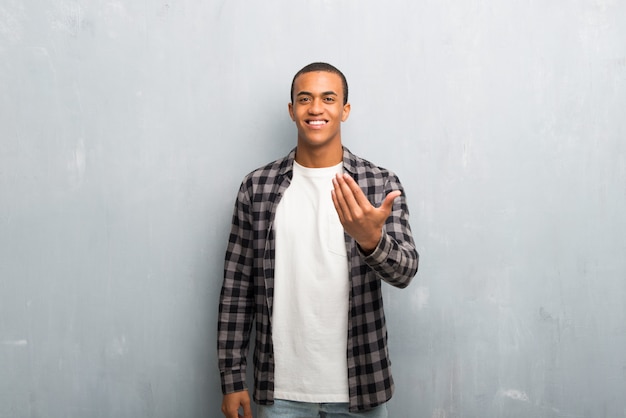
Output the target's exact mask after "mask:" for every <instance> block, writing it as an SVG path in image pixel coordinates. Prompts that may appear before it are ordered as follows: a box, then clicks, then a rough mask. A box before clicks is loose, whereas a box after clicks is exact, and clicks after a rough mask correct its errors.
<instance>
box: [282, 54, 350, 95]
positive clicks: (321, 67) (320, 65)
mask: <svg viewBox="0 0 626 418" xmlns="http://www.w3.org/2000/svg"><path fill="white" fill-rule="evenodd" d="M316 71H325V72H327V73H333V74H337V75H338V76H339V77H341V84H342V86H343V104H344V105H345V104H346V103H348V81H347V80H346V76H345V75H343V73H342V72H341V71H339V70H338V69H337V67H335V66H332V65H330V64H327V63H325V62H313V63H311V64H309V65H306V66H304V67H303V68H302V69H301V70H300V71H298V72H297V73H296V75H294V76H293V80H291V102H292V103H293V85H294V84H295V83H296V78H298V77H299V76H301V75H302V74H306V73H312V72H316Z"/></svg>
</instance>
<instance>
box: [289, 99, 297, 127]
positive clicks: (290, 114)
mask: <svg viewBox="0 0 626 418" xmlns="http://www.w3.org/2000/svg"><path fill="white" fill-rule="evenodd" d="M287 107H288V108H289V117H291V120H292V121H294V122H295V121H296V119H295V118H294V116H293V103H291V102H289V104H287Z"/></svg>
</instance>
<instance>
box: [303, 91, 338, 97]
mask: <svg viewBox="0 0 626 418" xmlns="http://www.w3.org/2000/svg"><path fill="white" fill-rule="evenodd" d="M321 95H322V96H337V93H335V92H334V91H325V92H323V93H322V94H321ZM299 96H313V93H311V92H308V91H301V92H299V93H298V94H296V97H299Z"/></svg>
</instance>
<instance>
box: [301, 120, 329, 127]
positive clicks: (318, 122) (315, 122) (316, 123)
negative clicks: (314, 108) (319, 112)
mask: <svg viewBox="0 0 626 418" xmlns="http://www.w3.org/2000/svg"><path fill="white" fill-rule="evenodd" d="M306 123H307V124H308V125H311V126H323V125H326V123H327V121H325V120H309V121H307V122H306Z"/></svg>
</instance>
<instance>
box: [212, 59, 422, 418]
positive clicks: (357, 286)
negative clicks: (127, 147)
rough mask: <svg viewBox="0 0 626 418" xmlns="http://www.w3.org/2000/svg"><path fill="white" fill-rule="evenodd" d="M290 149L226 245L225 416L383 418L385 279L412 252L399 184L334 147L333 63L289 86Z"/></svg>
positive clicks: (245, 194)
mask: <svg viewBox="0 0 626 418" xmlns="http://www.w3.org/2000/svg"><path fill="white" fill-rule="evenodd" d="M288 108H289V115H290V116H291V119H292V120H293V121H294V122H295V125H296V128H297V132H298V140H297V146H296V148H295V149H294V150H292V151H291V152H290V153H289V154H288V155H287V156H286V157H285V158H282V159H280V160H277V161H274V162H273V163H270V164H268V165H266V166H265V167H262V168H259V169H257V170H255V171H253V172H252V173H250V174H248V175H247V176H246V177H245V178H244V180H243V182H242V184H241V187H240V189H239V193H238V195H237V200H236V203H235V210H234V214H233V219H232V229H231V233H230V238H229V241H228V247H227V250H226V260H225V266H224V283H223V286H222V292H221V296H220V306H219V319H218V357H219V368H220V375H221V379H222V391H223V393H224V398H223V402H222V412H223V413H224V415H225V416H226V417H227V418H237V417H238V416H240V415H238V411H239V409H240V408H241V409H242V410H243V414H244V415H243V416H244V417H245V418H252V412H251V407H250V397H249V394H248V389H247V387H246V383H245V374H246V353H247V349H248V343H249V338H250V331H251V328H252V323H253V321H254V322H255V325H256V333H255V335H256V338H255V340H256V341H255V350H254V381H255V385H254V399H255V401H256V403H257V404H258V408H259V409H258V411H259V417H260V418H279V417H294V416H297V417H307V418H308V417H311V418H315V417H319V416H320V414H325V415H322V416H326V417H329V418H331V417H337V418H338V417H361V418H381V417H387V410H386V407H385V402H387V401H388V400H389V399H390V398H391V395H392V392H393V380H392V377H391V371H390V362H389V358H388V350H387V330H386V326H385V316H384V312H383V305H382V303H383V300H382V293H381V282H382V281H385V282H387V283H389V284H391V285H393V286H396V287H399V288H404V287H406V286H407V285H408V284H409V282H410V281H411V279H412V278H413V276H414V275H415V274H416V272H417V267H418V254H417V251H416V250H415V245H414V243H413V238H412V236H411V230H410V226H409V223H408V208H407V204H406V200H405V197H404V193H403V189H402V186H401V184H400V181H399V180H398V178H397V177H396V176H395V175H394V174H393V173H391V172H389V171H387V170H385V169H383V168H380V167H377V166H375V165H373V164H372V163H370V162H368V161H365V160H363V159H361V158H359V157H357V156H355V155H354V154H352V153H351V152H350V151H349V150H348V149H346V148H344V147H343V145H342V142H341V124H342V123H343V122H344V121H346V120H347V119H348V116H349V114H350V104H349V103H348V85H347V82H346V79H345V77H344V75H343V74H342V73H341V72H340V71H339V70H338V69H337V68H335V67H333V66H332V65H329V64H326V63H313V64H310V65H307V66H306V67H304V68H303V69H302V70H300V71H299V72H298V73H297V74H296V75H295V76H294V78H293V81H292V86H291V102H290V103H289V105H288Z"/></svg>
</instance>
